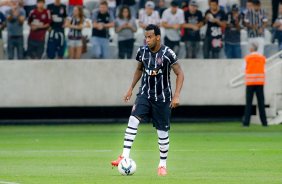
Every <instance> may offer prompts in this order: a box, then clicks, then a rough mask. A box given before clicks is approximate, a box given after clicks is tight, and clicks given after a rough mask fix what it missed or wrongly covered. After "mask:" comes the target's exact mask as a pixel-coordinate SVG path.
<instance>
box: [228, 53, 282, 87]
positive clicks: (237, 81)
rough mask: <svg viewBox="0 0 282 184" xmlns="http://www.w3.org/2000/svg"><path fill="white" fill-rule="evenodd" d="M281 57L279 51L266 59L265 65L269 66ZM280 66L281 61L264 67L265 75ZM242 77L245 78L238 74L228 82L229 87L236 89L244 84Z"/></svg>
mask: <svg viewBox="0 0 282 184" xmlns="http://www.w3.org/2000/svg"><path fill="white" fill-rule="evenodd" d="M281 55H282V51H279V52H277V53H276V54H274V55H272V56H270V57H269V58H267V60H266V63H267V65H269V64H271V62H273V61H275V60H276V59H278V58H280V56H281ZM280 64H282V60H280V61H278V62H275V63H274V64H273V65H270V66H267V65H266V71H265V72H266V73H267V72H269V71H271V70H272V69H273V68H276V67H277V66H278V65H280ZM244 77H245V73H240V74H239V75H237V76H236V77H234V78H233V79H232V80H230V82H229V85H230V86H231V87H232V88H236V87H239V86H241V85H243V84H244V83H245V80H244Z"/></svg>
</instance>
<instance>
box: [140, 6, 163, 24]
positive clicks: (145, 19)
mask: <svg viewBox="0 0 282 184" xmlns="http://www.w3.org/2000/svg"><path fill="white" fill-rule="evenodd" d="M154 9H155V3H154V2H153V1H148V2H147V3H146V4H145V9H141V10H140V12H139V26H140V27H141V28H142V29H145V28H146V27H147V26H148V25H149V24H154V25H160V16H159V13H158V12H157V11H155V10H154Z"/></svg>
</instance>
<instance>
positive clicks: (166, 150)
mask: <svg viewBox="0 0 282 184" xmlns="http://www.w3.org/2000/svg"><path fill="white" fill-rule="evenodd" d="M160 152H161V153H164V154H165V153H167V152H168V150H165V151H162V150H160Z"/></svg>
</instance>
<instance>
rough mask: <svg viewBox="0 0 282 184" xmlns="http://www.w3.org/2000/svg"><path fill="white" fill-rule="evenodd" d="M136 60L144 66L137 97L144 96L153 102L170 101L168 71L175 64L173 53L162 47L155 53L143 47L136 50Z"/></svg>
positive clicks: (175, 59) (175, 58)
mask: <svg viewBox="0 0 282 184" xmlns="http://www.w3.org/2000/svg"><path fill="white" fill-rule="evenodd" d="M136 60H137V61H139V62H142V63H143V66H144V70H143V75H142V82H141V86H140V90H139V93H138V95H145V96H146V97H147V98H148V99H151V100H154V101H160V102H166V101H171V98H172V92H171V83H170V70H171V66H172V65H173V64H175V63H176V62H177V57H176V55H175V53H174V52H173V51H172V50H171V49H170V48H168V47H167V46H164V45H162V46H161V48H160V50H159V51H158V52H156V53H153V52H151V50H150V49H149V47H148V46H143V47H140V48H139V49H138V51H137V55H136Z"/></svg>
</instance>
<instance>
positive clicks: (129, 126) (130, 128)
mask: <svg viewBox="0 0 282 184" xmlns="http://www.w3.org/2000/svg"><path fill="white" fill-rule="evenodd" d="M127 128H129V129H131V130H137V128H133V127H130V126H128V127H127Z"/></svg>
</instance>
